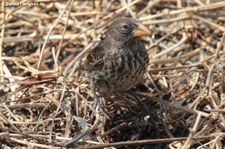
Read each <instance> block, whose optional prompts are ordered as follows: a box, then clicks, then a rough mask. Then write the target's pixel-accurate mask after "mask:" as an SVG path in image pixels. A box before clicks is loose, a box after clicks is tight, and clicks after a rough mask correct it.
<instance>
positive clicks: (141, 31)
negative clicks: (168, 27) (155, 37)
mask: <svg viewBox="0 0 225 149" xmlns="http://www.w3.org/2000/svg"><path fill="white" fill-rule="evenodd" d="M132 35H133V36H134V37H141V36H147V35H150V31H149V29H148V28H147V27H145V26H144V25H142V24H138V27H137V29H135V30H134V31H133V32H132Z"/></svg>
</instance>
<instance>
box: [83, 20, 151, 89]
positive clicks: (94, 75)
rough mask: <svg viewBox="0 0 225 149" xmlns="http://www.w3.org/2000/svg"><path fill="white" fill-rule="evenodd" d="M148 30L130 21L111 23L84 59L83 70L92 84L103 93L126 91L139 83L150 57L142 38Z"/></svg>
mask: <svg viewBox="0 0 225 149" xmlns="http://www.w3.org/2000/svg"><path fill="white" fill-rule="evenodd" d="M148 34H150V32H149V30H148V29H147V28H146V27H144V26H143V25H141V24H140V23H138V22H136V21H135V20H133V19H131V18H126V17H121V18H118V19H116V20H114V21H113V23H112V24H111V25H110V26H109V28H108V30H107V31H106V36H105V38H104V39H103V40H102V41H101V42H100V43H99V44H98V45H97V46H96V48H94V49H93V50H92V51H91V52H90V53H89V54H88V55H87V57H86V60H85V62H84V68H85V70H86V72H87V75H88V78H89V79H90V81H91V83H92V85H95V86H97V87H98V88H99V89H100V91H103V92H117V91H127V90H129V89H130V88H132V87H134V86H135V85H136V84H138V83H139V82H140V81H141V80H142V79H143V75H144V73H145V72H146V70H147V66H148V62H149V58H148V54H147V51H146V48H145V46H144V44H143V43H142V41H141V40H140V37H141V36H146V35H148Z"/></svg>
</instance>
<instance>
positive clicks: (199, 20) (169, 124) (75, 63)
mask: <svg viewBox="0 0 225 149" xmlns="http://www.w3.org/2000/svg"><path fill="white" fill-rule="evenodd" d="M11 2H12V3H9V1H7V0H3V3H1V11H0V12H1V14H0V26H1V28H0V29H1V30H0V31H1V35H0V80H1V81H0V107H1V108H0V142H1V143H0V148H1V147H3V148H7V147H26V148H28V147H29V148H33V147H39V148H53V147H61V146H67V147H68V146H70V147H76V148H84V147H86V148H103V147H109V146H114V147H117V148H118V147H124V148H125V147H126V148H130V147H131V146H136V147H137V146H139V147H141V146H142V147H143V146H145V147H146V148H166V147H169V148H199V149H200V148H218V149H220V148H223V146H225V142H224V140H223V138H224V136H225V133H224V130H225V118H224V112H225V78H224V76H225V66H224V64H225V2H224V1H223V0H221V1H219V0H211V1H210V0H192V1H188V0H153V1H148V0H133V1H130V3H128V2H129V0H109V1H106V0H102V1H101V0H93V1H88V0H83V1H80V0H69V1H63V0H62V1H60V2H55V1H54V0H37V1H36V2H35V3H31V1H28V0H24V1H23V2H21V3H18V2H17V0H14V1H11ZM16 4H19V5H18V6H15V5H16ZM28 4H29V5H28ZM32 4H35V6H32ZM12 5H14V6H12ZM118 16H129V17H133V18H136V19H138V20H140V21H141V22H142V23H143V24H145V25H146V26H147V27H148V28H150V30H151V31H152V35H151V36H150V37H147V38H145V39H144V40H145V43H146V47H148V49H149V57H150V59H151V62H150V64H149V69H148V70H149V71H148V74H146V78H145V81H144V83H145V85H146V86H147V88H136V93H137V95H138V96H139V97H141V99H142V100H143V102H144V103H145V104H146V105H147V106H149V107H150V105H151V107H152V108H151V110H152V111H154V112H155V113H157V115H159V116H160V118H161V119H162V121H160V122H157V124H158V127H159V128H158V130H155V128H154V126H153V125H152V123H151V122H150V121H149V117H148V116H146V114H145V113H144V112H143V111H142V109H140V107H139V106H138V105H137V104H136V103H135V102H133V101H132V100H131V99H129V98H128V97H126V96H125V95H122V94H121V95H118V96H110V95H105V96H102V95H101V101H102V105H104V107H105V108H106V109H107V111H108V112H107V113H108V115H109V116H110V118H111V120H106V118H105V117H104V116H102V115H101V112H99V110H98V109H95V108H94V106H93V94H92V93H91V91H90V88H89V82H88V81H87V79H86V78H85V75H84V72H83V71H82V67H80V66H81V64H82V60H83V58H84V55H85V53H86V51H87V50H90V49H92V48H93V47H94V46H95V45H96V44H97V43H98V42H99V39H100V38H104V31H105V29H106V28H107V26H108V25H109V24H110V22H111V21H112V20H113V18H115V17H118Z"/></svg>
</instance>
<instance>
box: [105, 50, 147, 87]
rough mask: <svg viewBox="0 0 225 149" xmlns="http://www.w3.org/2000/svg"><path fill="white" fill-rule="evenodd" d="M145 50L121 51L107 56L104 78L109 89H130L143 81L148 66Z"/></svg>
mask: <svg viewBox="0 0 225 149" xmlns="http://www.w3.org/2000/svg"><path fill="white" fill-rule="evenodd" d="M148 61H149V60H148V54H147V52H146V51H145V50H136V51H135V52H133V51H121V52H120V51H119V52H114V53H110V54H109V55H107V56H106V57H105V62H104V64H105V65H104V67H103V72H104V80H105V81H106V82H107V83H108V84H110V87H109V88H110V89H109V90H116V91H117V90H118V91H123V90H128V89H130V88H132V87H133V86H135V85H136V84H137V83H139V82H140V81H141V79H142V78H143V75H144V73H145V72H146V69H147V66H148Z"/></svg>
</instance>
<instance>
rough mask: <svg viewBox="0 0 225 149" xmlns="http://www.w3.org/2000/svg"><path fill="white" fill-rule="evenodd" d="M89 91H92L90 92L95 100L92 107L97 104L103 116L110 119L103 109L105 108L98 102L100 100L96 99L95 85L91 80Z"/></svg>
mask: <svg viewBox="0 0 225 149" xmlns="http://www.w3.org/2000/svg"><path fill="white" fill-rule="evenodd" d="M91 91H92V93H93V95H94V102H95V106H94V108H97V106H98V107H99V109H100V111H101V112H102V113H103V115H104V116H105V118H106V119H110V117H109V116H108V114H107V112H106V111H105V109H104V108H103V107H102V106H101V104H100V100H99V99H98V96H97V94H96V86H95V85H94V83H93V81H91Z"/></svg>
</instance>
